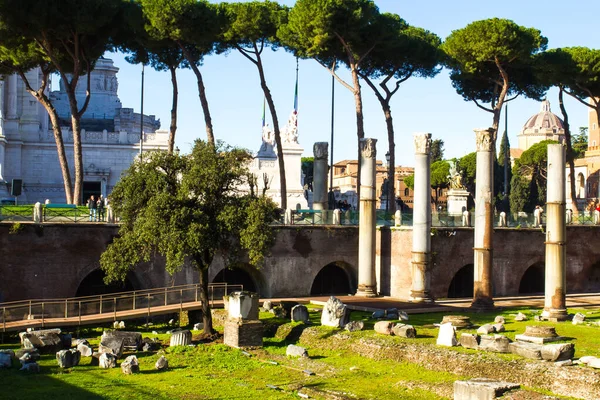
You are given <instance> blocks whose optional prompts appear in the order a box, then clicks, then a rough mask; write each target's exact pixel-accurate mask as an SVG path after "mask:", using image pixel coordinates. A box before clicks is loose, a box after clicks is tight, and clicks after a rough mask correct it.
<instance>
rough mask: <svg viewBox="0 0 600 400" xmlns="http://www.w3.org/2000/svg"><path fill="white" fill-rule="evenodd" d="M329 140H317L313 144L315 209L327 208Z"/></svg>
mask: <svg viewBox="0 0 600 400" xmlns="http://www.w3.org/2000/svg"><path fill="white" fill-rule="evenodd" d="M328 146H329V143H327V142H317V143H315V144H314V146H313V153H314V164H313V210H327V208H328V201H327V174H328V172H329V171H328V165H327V155H328V150H327V149H328Z"/></svg>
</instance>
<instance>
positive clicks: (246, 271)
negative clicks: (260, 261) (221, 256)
mask: <svg viewBox="0 0 600 400" xmlns="http://www.w3.org/2000/svg"><path fill="white" fill-rule="evenodd" d="M257 273H258V272H257V271H252V270H251V269H250V267H248V268H244V267H236V268H223V269H222V270H221V271H219V273H218V274H217V275H215V277H214V279H213V280H212V283H227V284H229V285H243V286H244V290H245V291H248V292H255V293H260V292H261V281H260V278H259V277H257V276H256V274H257Z"/></svg>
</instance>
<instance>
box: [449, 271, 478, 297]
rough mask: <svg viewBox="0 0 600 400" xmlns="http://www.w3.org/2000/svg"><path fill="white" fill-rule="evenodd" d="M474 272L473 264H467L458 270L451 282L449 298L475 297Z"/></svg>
mask: <svg viewBox="0 0 600 400" xmlns="http://www.w3.org/2000/svg"><path fill="white" fill-rule="evenodd" d="M473 271H474V270H473V264H467V265H465V266H464V267H462V268H461V269H459V270H458V272H457V273H456V275H454V278H452V282H450V287H449V288H448V298H450V299H460V298H463V297H473V276H474V275H473V274H474V272H473Z"/></svg>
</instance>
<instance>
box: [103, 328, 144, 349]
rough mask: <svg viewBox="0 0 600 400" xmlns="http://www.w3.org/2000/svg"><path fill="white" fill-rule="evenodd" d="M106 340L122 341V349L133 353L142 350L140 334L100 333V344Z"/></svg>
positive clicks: (127, 332)
mask: <svg viewBox="0 0 600 400" xmlns="http://www.w3.org/2000/svg"><path fill="white" fill-rule="evenodd" d="M107 339H110V340H112V339H117V340H119V339H120V340H122V341H123V347H125V348H127V349H131V350H134V351H137V350H140V349H141V348H142V334H141V333H140V332H129V331H104V332H102V337H101V338H100V341H101V342H104V341H105V340H107Z"/></svg>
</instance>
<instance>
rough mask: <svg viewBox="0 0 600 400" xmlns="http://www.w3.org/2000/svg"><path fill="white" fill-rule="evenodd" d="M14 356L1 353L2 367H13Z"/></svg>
mask: <svg viewBox="0 0 600 400" xmlns="http://www.w3.org/2000/svg"><path fill="white" fill-rule="evenodd" d="M12 359H13V358H12V356H11V355H10V354H8V353H0V368H10V367H12Z"/></svg>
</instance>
